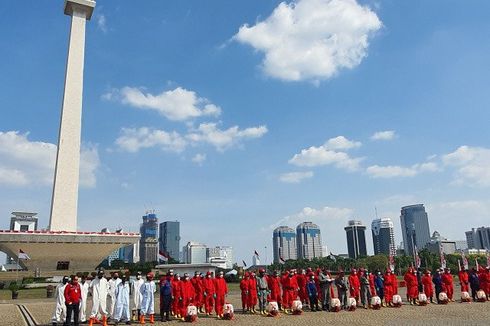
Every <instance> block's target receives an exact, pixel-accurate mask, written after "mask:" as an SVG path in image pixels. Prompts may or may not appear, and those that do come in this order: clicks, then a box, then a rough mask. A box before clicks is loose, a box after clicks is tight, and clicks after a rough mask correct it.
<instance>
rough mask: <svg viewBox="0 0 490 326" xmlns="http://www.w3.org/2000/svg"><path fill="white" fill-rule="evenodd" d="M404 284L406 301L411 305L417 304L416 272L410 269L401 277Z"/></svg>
mask: <svg viewBox="0 0 490 326" xmlns="http://www.w3.org/2000/svg"><path fill="white" fill-rule="evenodd" d="M403 279H404V280H405V284H406V285H407V300H408V301H409V302H410V304H411V305H414V304H416V303H417V296H418V292H419V291H418V282H417V271H416V270H415V269H413V268H412V267H410V268H409V269H408V271H407V272H406V273H405V276H404V277H403Z"/></svg>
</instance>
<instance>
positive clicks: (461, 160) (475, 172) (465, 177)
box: [442, 146, 490, 187]
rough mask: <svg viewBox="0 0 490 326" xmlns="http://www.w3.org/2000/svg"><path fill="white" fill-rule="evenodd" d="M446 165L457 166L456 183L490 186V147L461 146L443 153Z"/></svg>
mask: <svg viewBox="0 0 490 326" xmlns="http://www.w3.org/2000/svg"><path fill="white" fill-rule="evenodd" d="M442 161H443V163H444V164H445V165H446V166H451V167H454V168H456V173H455V183H456V184H462V185H470V186H480V187H489V186H490V168H489V167H490V149H488V148H483V147H470V146H461V147H459V148H458V149H457V150H456V151H454V152H452V153H449V154H446V155H443V156H442Z"/></svg>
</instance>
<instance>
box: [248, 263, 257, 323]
mask: <svg viewBox="0 0 490 326" xmlns="http://www.w3.org/2000/svg"><path fill="white" fill-rule="evenodd" d="M258 300H259V297H258V294H257V279H256V278H255V273H254V272H252V273H250V276H249V278H248V301H247V304H248V308H249V309H250V311H251V312H252V313H254V314H255V313H256V311H255V306H256V305H257V302H258Z"/></svg>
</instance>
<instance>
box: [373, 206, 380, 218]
mask: <svg viewBox="0 0 490 326" xmlns="http://www.w3.org/2000/svg"><path fill="white" fill-rule="evenodd" d="M374 213H375V214H376V218H379V217H378V208H377V207H376V206H374Z"/></svg>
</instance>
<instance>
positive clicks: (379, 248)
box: [371, 218, 396, 256]
mask: <svg viewBox="0 0 490 326" xmlns="http://www.w3.org/2000/svg"><path fill="white" fill-rule="evenodd" d="M371 232H372V234H373V246H374V254H375V255H379V254H384V255H387V256H390V255H392V256H395V255H396V246H395V231H394V228H393V221H392V220H391V219H390V218H378V219H375V220H373V222H372V223H371Z"/></svg>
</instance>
